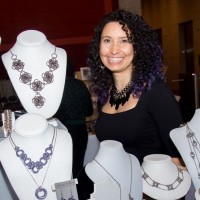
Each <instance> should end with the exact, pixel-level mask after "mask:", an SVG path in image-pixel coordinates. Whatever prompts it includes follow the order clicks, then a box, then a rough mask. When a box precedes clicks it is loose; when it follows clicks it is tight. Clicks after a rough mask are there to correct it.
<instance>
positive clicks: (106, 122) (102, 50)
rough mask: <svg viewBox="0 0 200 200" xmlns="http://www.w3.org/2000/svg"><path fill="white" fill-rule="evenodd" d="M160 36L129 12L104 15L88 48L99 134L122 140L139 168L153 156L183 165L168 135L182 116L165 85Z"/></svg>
mask: <svg viewBox="0 0 200 200" xmlns="http://www.w3.org/2000/svg"><path fill="white" fill-rule="evenodd" d="M162 53H163V52H162V49H161V47H160V45H159V42H158V40H157V37H156V35H155V33H154V31H153V30H152V29H151V27H150V26H149V25H148V24H147V23H146V22H145V21H143V19H142V17H141V16H139V15H136V14H134V13H131V12H129V11H124V10H116V11H114V12H112V13H109V14H107V15H105V16H104V17H103V19H102V21H101V22H100V23H99V25H98V26H97V27H96V28H95V30H94V35H93V39H92V42H91V44H90V47H89V55H88V65H89V66H90V67H91V74H92V76H91V81H92V88H91V89H92V91H93V92H95V93H96V94H97V95H98V104H99V117H98V119H97V122H96V130H95V131H96V135H97V137H98V139H99V140H100V141H103V140H108V139H109V140H117V141H120V142H121V143H122V144H123V146H124V148H125V150H126V151H127V152H129V153H131V154H133V155H135V156H136V157H137V158H138V160H139V161H140V163H142V161H143V158H144V156H146V155H149V154H154V153H163V154H167V155H170V156H171V157H172V160H173V162H175V164H177V165H180V164H181V163H180V160H179V157H180V155H179V153H178V151H177V150H176V148H175V146H174V145H173V143H172V141H171V140H170V137H169V132H170V131H171V130H172V129H174V128H176V127H179V126H180V124H181V123H182V117H181V113H180V110H179V106H178V104H177V102H176V100H175V97H174V95H173V93H172V91H171V89H170V88H169V87H168V86H167V84H166V82H165V76H164V72H163V67H164V63H163V54H162Z"/></svg>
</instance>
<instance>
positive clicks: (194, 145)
mask: <svg viewBox="0 0 200 200" xmlns="http://www.w3.org/2000/svg"><path fill="white" fill-rule="evenodd" d="M186 137H187V141H188V145H189V148H190V157H191V158H192V160H193V162H194V165H195V168H196V170H197V175H198V179H200V170H199V167H200V143H199V141H198V139H197V137H196V135H195V133H194V132H193V131H192V130H191V128H190V127H189V126H188V124H186Z"/></svg>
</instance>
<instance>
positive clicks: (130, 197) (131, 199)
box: [94, 154, 134, 200]
mask: <svg viewBox="0 0 200 200" xmlns="http://www.w3.org/2000/svg"><path fill="white" fill-rule="evenodd" d="M128 156H129V159H130V165H131V181H130V190H129V200H134V199H133V197H132V196H131V188H132V161H131V156H130V154H128ZM94 161H95V162H96V163H97V164H98V165H99V166H100V167H101V168H102V169H103V170H104V171H106V173H107V174H108V175H109V176H110V177H111V178H112V179H113V180H114V181H115V182H116V183H117V185H118V186H119V188H120V200H121V185H120V183H119V182H118V181H117V180H116V179H115V178H114V177H113V176H112V175H111V174H110V173H109V172H108V171H107V170H106V169H105V168H104V167H103V166H102V165H101V164H100V163H99V162H98V161H97V160H96V159H94Z"/></svg>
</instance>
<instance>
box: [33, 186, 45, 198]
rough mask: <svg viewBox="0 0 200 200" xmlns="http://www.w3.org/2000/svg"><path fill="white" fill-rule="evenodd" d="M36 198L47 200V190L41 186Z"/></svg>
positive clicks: (36, 192)
mask: <svg viewBox="0 0 200 200" xmlns="http://www.w3.org/2000/svg"><path fill="white" fill-rule="evenodd" d="M35 196H36V198H37V199H46V197H47V190H46V189H45V188H42V187H41V186H40V187H39V188H38V189H37V190H36V191H35Z"/></svg>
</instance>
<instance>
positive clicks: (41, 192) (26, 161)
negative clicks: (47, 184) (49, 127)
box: [9, 127, 57, 200]
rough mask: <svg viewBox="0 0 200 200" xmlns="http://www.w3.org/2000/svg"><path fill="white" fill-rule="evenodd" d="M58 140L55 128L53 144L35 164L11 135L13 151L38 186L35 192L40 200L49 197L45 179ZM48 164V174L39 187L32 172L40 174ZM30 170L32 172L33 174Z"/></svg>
mask: <svg viewBox="0 0 200 200" xmlns="http://www.w3.org/2000/svg"><path fill="white" fill-rule="evenodd" d="M53 128H54V127H53ZM56 138H57V129H56V128H54V133H53V139H52V142H51V144H50V145H49V147H48V148H46V149H45V153H44V154H43V156H42V157H41V158H40V159H39V161H37V162H34V161H32V160H31V159H30V158H29V157H28V156H27V154H26V153H24V151H23V150H22V149H20V148H19V147H18V146H16V144H15V143H14V141H13V139H12V137H11V134H10V135H9V140H10V143H11V145H12V147H13V149H14V150H15V152H16V155H17V157H19V158H20V160H21V161H22V163H23V165H24V166H25V169H26V170H27V172H28V173H29V175H30V176H31V178H32V180H33V181H34V182H35V184H36V185H37V189H36V190H35V197H36V198H37V199H39V200H41V199H46V197H47V189H46V188H44V187H43V184H44V181H45V178H46V176H47V172H48V169H49V166H50V163H51V159H52V156H53V152H54V149H55V144H56ZM47 162H48V165H47V168H46V172H45V174H44V178H43V179H42V183H41V184H40V185H39V184H38V183H37V182H36V180H35V178H34V177H33V175H34V174H31V172H33V173H38V172H39V170H40V169H42V168H43V166H44V165H46V164H47ZM29 170H31V172H30V171H29Z"/></svg>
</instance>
